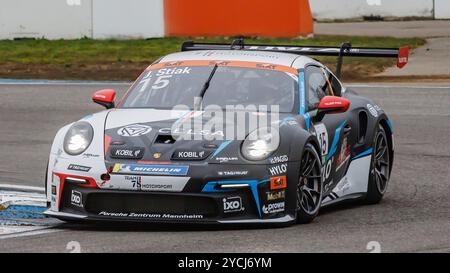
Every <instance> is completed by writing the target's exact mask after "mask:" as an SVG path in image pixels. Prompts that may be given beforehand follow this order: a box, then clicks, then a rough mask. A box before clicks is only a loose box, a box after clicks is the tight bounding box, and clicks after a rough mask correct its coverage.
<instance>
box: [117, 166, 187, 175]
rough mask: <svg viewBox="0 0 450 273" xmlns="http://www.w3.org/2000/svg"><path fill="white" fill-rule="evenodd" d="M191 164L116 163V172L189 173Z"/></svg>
mask: <svg viewBox="0 0 450 273" xmlns="http://www.w3.org/2000/svg"><path fill="white" fill-rule="evenodd" d="M188 170H189V166H179V165H140V164H115V165H114V168H113V172H114V173H145V174H153V175H187V173H188Z"/></svg>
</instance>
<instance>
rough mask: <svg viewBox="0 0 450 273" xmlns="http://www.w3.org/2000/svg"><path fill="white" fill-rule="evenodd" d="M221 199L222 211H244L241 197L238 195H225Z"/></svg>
mask: <svg viewBox="0 0 450 273" xmlns="http://www.w3.org/2000/svg"><path fill="white" fill-rule="evenodd" d="M222 201H223V212H224V213H230V212H238V211H244V207H243V206H242V198H241V197H240V196H233V197H226V198H223V199H222Z"/></svg>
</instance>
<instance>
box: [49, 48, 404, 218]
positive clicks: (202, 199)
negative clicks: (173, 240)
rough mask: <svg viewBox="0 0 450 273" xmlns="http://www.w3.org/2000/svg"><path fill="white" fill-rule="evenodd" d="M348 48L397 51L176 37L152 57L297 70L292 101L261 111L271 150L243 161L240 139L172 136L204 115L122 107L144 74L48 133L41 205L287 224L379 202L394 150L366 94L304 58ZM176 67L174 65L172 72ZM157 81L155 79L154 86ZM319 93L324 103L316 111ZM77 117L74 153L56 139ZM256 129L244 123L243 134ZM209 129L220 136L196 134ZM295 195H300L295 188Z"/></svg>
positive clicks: (96, 213) (95, 213) (100, 213)
mask: <svg viewBox="0 0 450 273" xmlns="http://www.w3.org/2000/svg"><path fill="white" fill-rule="evenodd" d="M358 52H360V54H361V56H366V57H367V56H374V57H397V58H399V63H404V62H406V61H407V59H406V60H404V58H405V52H404V49H400V50H397V49H388V50H384V49H362V48H354V49H352V48H348V47H347V48H344V49H342V48H313V47H293V46H289V47H287V46H284V47H283V46H266V45H243V44H242V43H241V44H239V43H238V44H234V45H232V46H231V47H230V46H229V45H223V44H196V43H192V42H189V43H185V44H184V45H183V52H180V53H174V54H171V55H168V56H166V57H163V58H161V59H160V60H159V63H173V62H183V61H186V60H187V61H193V60H208V61H226V62H233V61H242V62H257V63H261V64H273V65H278V66H285V67H290V68H294V69H295V70H296V71H297V73H296V74H295V77H296V79H295V80H296V81H295V83H296V86H295V88H293V94H294V95H295V96H294V98H293V102H292V109H291V110H290V111H289V112H282V113H280V114H279V116H277V120H273V122H275V123H277V124H278V125H279V136H280V139H279V145H278V146H277V148H276V149H275V150H274V151H272V152H271V153H270V155H268V156H267V157H265V158H263V159H261V160H250V159H249V158H247V157H246V156H245V155H243V152H242V146H243V142H244V141H243V140H226V139H224V140H206V139H204V140H183V139H181V140H180V139H177V138H176V137H175V133H176V132H174V131H173V128H174V126H173V125H174V124H175V123H177V122H179V121H180V119H183V118H185V117H186V116H189V115H191V116H192V115H196V113H197V112H199V113H200V114H199V115H203V114H204V112H201V111H195V110H193V111H191V110H189V111H185V112H182V111H181V112H180V113H176V114H175V115H174V114H173V113H171V110H168V109H158V108H156V107H151V108H148V109H146V108H145V107H136V108H133V107H123V106H124V103H123V100H125V101H126V100H127V97H128V98H129V97H130V96H132V95H130V92H131V93H132V92H135V91H134V90H135V89H133V88H135V87H136V86H137V85H138V82H139V81H142V79H144V78H145V77H146V75H148V74H149V73H148V74H146V73H143V75H141V76H140V78H139V79H138V80H137V81H136V83H135V84H134V85H133V86H132V87H131V89H130V92H129V93H127V94H126V95H125V96H124V99H122V101H121V102H119V103H118V105H117V106H116V107H113V108H110V109H107V110H105V111H103V112H100V113H97V114H94V115H92V116H89V117H86V118H84V119H82V120H80V121H78V122H76V123H74V124H70V125H67V126H65V127H63V128H62V129H61V130H60V131H59V132H58V134H57V136H56V138H55V141H54V144H53V146H52V152H51V155H50V160H49V170H48V172H47V182H46V186H47V199H48V201H49V203H50V207H49V209H48V211H47V212H46V214H47V215H50V216H53V217H56V218H60V219H63V220H67V221H73V220H76V221H89V220H93V221H139V222H155V223H156V222H162V223H208V224H217V223H219V224H252V223H254V224H258V223H271V224H290V223H295V222H301V223H306V222H310V221H312V220H313V219H314V217H315V216H316V215H317V213H318V211H319V208H320V207H323V206H326V205H331V204H334V203H337V202H341V201H344V200H349V199H351V200H363V201H365V202H367V203H376V202H379V201H380V200H381V198H382V196H383V195H384V193H385V190H386V186H387V182H388V181H389V177H390V173H391V171H392V164H393V158H394V139H393V128H392V123H391V121H390V119H389V118H388V117H387V115H386V114H385V113H384V111H383V110H382V109H381V107H379V106H378V105H377V104H376V103H375V102H373V101H372V100H370V99H369V98H365V97H362V96H360V95H358V94H357V93H356V92H354V91H352V90H350V89H347V88H345V87H344V86H343V85H342V84H341V82H340V80H339V79H338V77H336V76H335V75H334V74H333V73H332V72H331V71H330V70H329V69H328V68H326V67H325V66H323V65H322V64H321V63H320V62H318V61H316V60H314V59H311V58H308V57H306V56H304V55H311V54H312V55H333V56H338V57H339V56H340V57H342V56H346V55H352V56H359V55H358ZM402 52H403V53H402ZM322 53H323V54H322ZM402 58H403V59H402ZM406 58H407V55H406ZM177 65H178V64H177ZM401 65H404V64H401ZM183 69H184V70H183ZM216 69H217V68H216ZM173 71H175V70H173ZM183 71H184V72H183ZM186 71H188V70H187V68H186V67H184V68H180V71H179V74H182V73H185V72H186ZM207 72H208V73H207V74H208V75H211V71H210V70H208V71H207ZM212 72H214V71H212ZM174 73H175V72H174ZM186 73H187V72H186ZM218 73H220V72H218ZM212 74H214V73H212ZM224 74H225V73H224ZM208 75H206V76H205V79H207V78H208ZM218 75H219V76H220V74H218ZM219 76H217V77H219ZM291 76H292V75H291ZM210 78H212V79H213V80H214V77H210ZM203 80H204V79H203ZM159 81H160V83H158V85H157V88H160V87H161V86H163V85H164V82H163V80H159ZM211 84H212V82H211ZM333 97H334V98H336V99H335V100H333ZM325 98H326V99H325ZM324 100H327V101H328V105H327V106H326V107H325V108H322V104H321V103H323V101H324ZM343 102H348V104H349V105H347V106H348V107H347V108H346V109H343V108H336V109H334V110H333V109H332V108H329V105H331V104H339V103H343ZM330 109H331V110H330ZM269 115H270V114H269ZM80 124H81V125H80ZM86 124H87V125H86ZM78 125H79V127H80V128H81V129H80V131H81V132H82V133H80V134H87V135H89V134H88V133H85V131H90V130H92V132H91V133H92V134H91V135H89V136H88V137H87V138H89V137H90V141H89V143H88V144H87V145H85V146H87V147H84V150H83V151H82V152H80V153H79V154H76V153H73V154H71V153H70V151H67V148H66V147H67V145H70V143H69V144H67V142H68V141H69V142H70V140H67V139H68V135H70V134H71V133H72V132H73V131H74V130H75V129H73V127H74V126H78ZM83 126H85V127H83ZM85 128H87V129H85ZM89 128H91V129H89ZM257 129H258V128H248V129H247V131H246V134H249V133H251V131H252V130H257ZM83 130H84V131H83ZM76 132H78V131H76ZM177 133H179V132H177ZM183 133H184V132H183ZM192 133H193V134H195V133H196V132H192ZM215 133H217V134H220V132H214V131H209V132H202V134H205V135H213V134H215ZM73 134H75V133H73ZM69 138H70V137H69ZM74 141H75V140H74ZM73 145H76V143H74V144H73ZM306 192H308V193H310V194H311V196H309V197H308V196H306V197H305V194H306V195H307V193H306Z"/></svg>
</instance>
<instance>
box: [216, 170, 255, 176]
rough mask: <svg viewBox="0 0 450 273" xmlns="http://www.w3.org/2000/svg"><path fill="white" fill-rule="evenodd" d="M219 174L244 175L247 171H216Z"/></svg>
mask: <svg viewBox="0 0 450 273" xmlns="http://www.w3.org/2000/svg"><path fill="white" fill-rule="evenodd" d="M217 174H218V175H219V176H244V175H247V174H248V171H218V172H217Z"/></svg>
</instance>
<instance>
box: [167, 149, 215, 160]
mask: <svg viewBox="0 0 450 273" xmlns="http://www.w3.org/2000/svg"><path fill="white" fill-rule="evenodd" d="M210 154H211V151H186V150H176V151H175V152H174V153H173V155H172V159H175V160H203V159H205V158H207V157H208V156H209V155H210Z"/></svg>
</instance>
